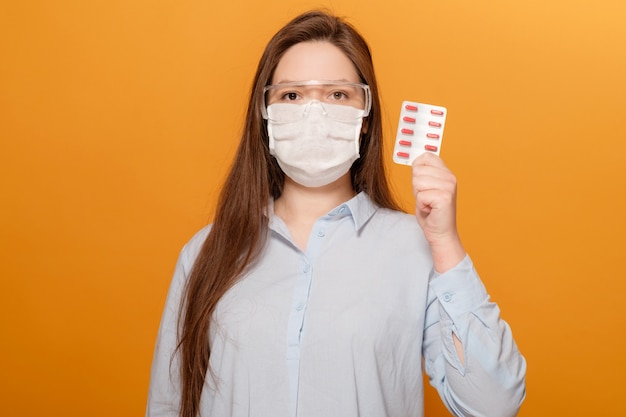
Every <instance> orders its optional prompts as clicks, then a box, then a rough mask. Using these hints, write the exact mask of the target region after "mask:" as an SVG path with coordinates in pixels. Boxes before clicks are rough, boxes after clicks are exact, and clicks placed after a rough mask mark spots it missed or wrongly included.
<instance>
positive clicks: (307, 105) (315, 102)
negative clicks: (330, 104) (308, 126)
mask: <svg viewBox="0 0 626 417" xmlns="http://www.w3.org/2000/svg"><path fill="white" fill-rule="evenodd" d="M313 104H317V105H318V106H319V107H320V109H322V114H323V115H324V116H328V112H327V111H326V108H325V107H324V103H322V102H321V101H319V100H315V99H314V100H310V101H309V102H307V103H306V104H305V106H304V112H303V113H302V117H303V118H306V117H308V115H309V110H311V106H312V105H313Z"/></svg>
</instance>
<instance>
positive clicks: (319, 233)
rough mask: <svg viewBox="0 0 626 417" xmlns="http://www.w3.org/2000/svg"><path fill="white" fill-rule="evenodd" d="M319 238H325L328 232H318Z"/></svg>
mask: <svg viewBox="0 0 626 417" xmlns="http://www.w3.org/2000/svg"><path fill="white" fill-rule="evenodd" d="M317 236H319V237H324V236H326V232H324V231H323V230H318V232H317Z"/></svg>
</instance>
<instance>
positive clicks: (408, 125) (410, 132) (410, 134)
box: [393, 101, 447, 165]
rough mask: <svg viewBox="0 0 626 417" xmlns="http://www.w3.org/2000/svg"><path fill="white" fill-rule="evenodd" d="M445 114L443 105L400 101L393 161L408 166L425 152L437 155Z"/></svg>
mask: <svg viewBox="0 0 626 417" xmlns="http://www.w3.org/2000/svg"><path fill="white" fill-rule="evenodd" d="M446 114H447V110H446V108H445V107H441V106H433V105H432V104H424V103H416V102H414V101H404V102H402V110H401V111H400V121H399V122H398V132H397V133H396V144H395V147H394V150H393V161H394V162H395V163H397V164H401V165H411V163H412V162H413V160H414V159H415V158H417V157H418V156H420V155H421V154H423V153H424V152H432V153H434V154H437V155H439V152H440V151H441V140H442V138H443V128H444V126H445V124H446Z"/></svg>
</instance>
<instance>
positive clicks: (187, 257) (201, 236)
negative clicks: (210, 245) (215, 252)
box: [180, 224, 212, 265]
mask: <svg viewBox="0 0 626 417" xmlns="http://www.w3.org/2000/svg"><path fill="white" fill-rule="evenodd" d="M211 227H212V225H210V224H209V225H207V226H204V227H203V228H202V229H200V230H199V231H197V232H196V233H195V234H194V235H193V236H192V237H191V239H189V241H187V243H186V244H185V246H183V249H182V250H181V253H180V261H181V262H182V263H183V264H184V265H191V264H193V262H194V261H195V259H196V257H197V256H198V253H200V249H202V245H204V241H205V240H206V238H207V236H208V235H209V232H210V231H211Z"/></svg>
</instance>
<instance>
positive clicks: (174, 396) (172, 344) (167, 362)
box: [146, 246, 191, 417]
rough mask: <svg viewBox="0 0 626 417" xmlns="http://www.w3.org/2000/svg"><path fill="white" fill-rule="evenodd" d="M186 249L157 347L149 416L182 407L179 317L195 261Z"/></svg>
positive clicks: (174, 416) (161, 416) (170, 414)
mask: <svg viewBox="0 0 626 417" xmlns="http://www.w3.org/2000/svg"><path fill="white" fill-rule="evenodd" d="M187 249H188V248H187V246H186V247H185V248H183V250H182V252H181V254H180V256H179V258H178V262H177V263H176V269H175V271H174V277H173V279H172V282H171V284H170V288H169V292H168V295H167V299H166V301H165V307H164V309H163V314H162V316H161V324H160V327H159V333H158V336H157V341H156V345H155V348H154V356H153V359H152V369H151V373H150V387H149V389H148V404H147V407H146V417H178V414H179V408H180V386H181V384H180V355H179V354H178V352H177V350H176V346H177V344H178V317H179V308H180V302H181V298H182V294H183V290H184V285H185V282H186V281H187V276H188V274H189V269H190V266H191V262H190V261H189V259H188V254H187V252H188V251H187Z"/></svg>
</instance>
